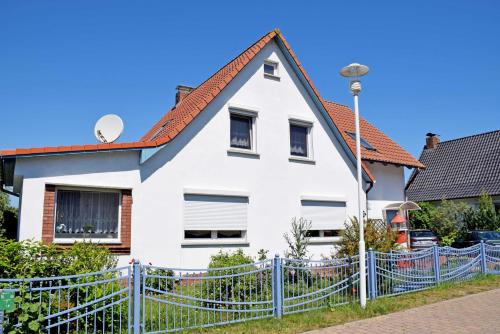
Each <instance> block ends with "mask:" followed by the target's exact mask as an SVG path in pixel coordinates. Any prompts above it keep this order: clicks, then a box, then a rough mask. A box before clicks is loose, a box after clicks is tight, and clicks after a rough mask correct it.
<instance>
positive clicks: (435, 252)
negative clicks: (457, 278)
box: [432, 245, 441, 285]
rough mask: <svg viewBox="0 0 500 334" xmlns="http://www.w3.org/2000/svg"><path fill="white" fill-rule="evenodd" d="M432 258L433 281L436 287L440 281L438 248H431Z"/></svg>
mask: <svg viewBox="0 0 500 334" xmlns="http://www.w3.org/2000/svg"><path fill="white" fill-rule="evenodd" d="M432 255H433V256H432V258H433V264H434V280H435V283H436V285H437V284H439V281H440V280H441V277H440V276H441V264H440V263H439V248H438V246H437V245H434V246H432Z"/></svg>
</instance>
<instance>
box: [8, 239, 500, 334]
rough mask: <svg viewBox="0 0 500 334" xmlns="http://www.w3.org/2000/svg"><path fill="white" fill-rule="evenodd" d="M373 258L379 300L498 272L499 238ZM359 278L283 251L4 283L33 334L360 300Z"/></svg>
mask: <svg viewBox="0 0 500 334" xmlns="http://www.w3.org/2000/svg"><path fill="white" fill-rule="evenodd" d="M366 262H367V271H366V272H365V273H363V274H364V275H366V276H367V282H368V296H369V298H370V299H375V298H378V297H384V296H393V295H399V294H403V293H409V292H413V291H419V290H423V289H428V288H430V287H433V286H436V285H438V284H440V283H443V282H450V281H461V280H468V279H471V278H473V277H475V276H477V275H480V274H500V246H491V245H486V244H484V243H481V244H478V245H475V246H472V247H469V248H464V249H455V248H450V247H437V246H435V247H433V248H429V249H425V250H421V251H416V252H389V253H381V252H375V251H373V250H369V251H368V253H367V257H366ZM359 278H360V272H359V257H358V256H353V257H350V258H339V259H332V260H320V261H315V260H296V259H286V258H280V257H278V256H276V257H275V258H273V259H269V260H265V261H261V262H256V263H249V264H244V265H239V266H233V267H224V268H203V269H184V268H169V267H156V266H150V265H141V264H140V263H139V262H138V261H136V262H134V264H133V265H132V266H130V267H122V268H116V269H112V270H106V271H102V272H96V273H87V274H82V275H73V276H62V277H46V278H30V279H0V290H1V291H7V292H14V293H15V294H16V297H17V299H16V307H15V310H14V311H13V312H9V313H6V314H5V316H4V323H3V328H4V330H6V331H5V332H7V330H12V329H17V330H18V331H20V332H29V330H30V329H29V328H30V326H31V325H33V324H31V322H32V321H33V320H34V319H35V320H36V321H35V325H36V324H38V325H40V326H41V329H42V331H43V332H45V333H58V334H60V333H134V334H135V333H167V332H176V331H180V330H184V329H189V328H203V327H209V326H216V325H223V324H230V323H236V322H242V321H248V320H253V319H260V318H269V317H273V316H274V317H281V316H282V315H286V314H292V313H297V312H304V311H309V310H313V309H318V308H323V307H333V306H335V305H340V304H346V303H352V302H355V301H357V300H359ZM0 315H1V314H0ZM0 319H1V317H0ZM0 322H1V320H0ZM0 326H1V325H0ZM33 326H34V325H33ZM0 332H1V331H0Z"/></svg>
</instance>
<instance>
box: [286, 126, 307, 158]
mask: <svg viewBox="0 0 500 334" xmlns="http://www.w3.org/2000/svg"><path fill="white" fill-rule="evenodd" d="M308 132H309V128H308V127H307V126H301V125H296V124H290V154H291V155H295V156H299V157H307V156H308V151H307V136H308Z"/></svg>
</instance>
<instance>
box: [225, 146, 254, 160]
mask: <svg viewBox="0 0 500 334" xmlns="http://www.w3.org/2000/svg"><path fill="white" fill-rule="evenodd" d="M227 154H228V155H237V156H247V157H252V158H257V159H258V158H260V154H259V153H257V152H254V151H251V150H245V149H241V148H234V147H231V148H230V149H228V150H227Z"/></svg>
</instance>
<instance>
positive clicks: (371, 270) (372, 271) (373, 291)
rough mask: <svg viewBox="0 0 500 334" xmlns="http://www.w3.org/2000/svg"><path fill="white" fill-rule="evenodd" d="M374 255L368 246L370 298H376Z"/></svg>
mask: <svg viewBox="0 0 500 334" xmlns="http://www.w3.org/2000/svg"><path fill="white" fill-rule="evenodd" d="M375 256H376V255H375V252H374V251H373V249H371V248H370V249H369V250H368V297H369V298H370V299H371V300H374V299H375V298H377V277H376V273H377V269H376V265H377V264H376V263H377V262H376V259H375Z"/></svg>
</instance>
